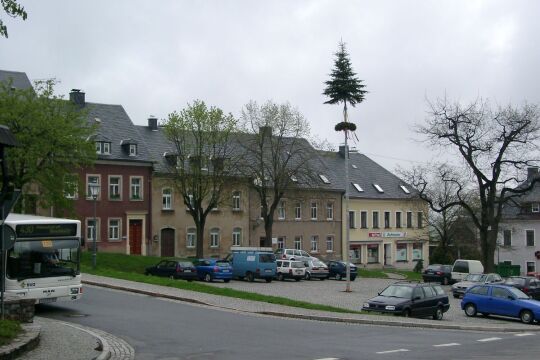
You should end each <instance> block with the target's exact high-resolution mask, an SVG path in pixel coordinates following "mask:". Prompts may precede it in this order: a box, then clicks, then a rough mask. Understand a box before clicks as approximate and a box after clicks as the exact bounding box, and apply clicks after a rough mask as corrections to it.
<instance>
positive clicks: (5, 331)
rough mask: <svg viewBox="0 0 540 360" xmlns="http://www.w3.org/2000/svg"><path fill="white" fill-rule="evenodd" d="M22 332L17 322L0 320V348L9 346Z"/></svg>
mask: <svg viewBox="0 0 540 360" xmlns="http://www.w3.org/2000/svg"><path fill="white" fill-rule="evenodd" d="M21 331H22V328H21V325H20V324H19V323H18V322H17V321H12V320H0V346H2V345H6V344H9V343H10V342H11V340H12V339H14V338H15V337H17V335H19V333H20V332H21Z"/></svg>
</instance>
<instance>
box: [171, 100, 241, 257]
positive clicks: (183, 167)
mask: <svg viewBox="0 0 540 360" xmlns="http://www.w3.org/2000/svg"><path fill="white" fill-rule="evenodd" d="M236 125H237V122H236V120H235V119H234V118H233V116H232V115H230V114H229V115H226V114H224V113H223V111H222V110H220V109H218V108H216V107H210V108H208V107H207V106H206V104H205V103H204V102H202V101H194V102H193V104H189V105H188V106H187V108H185V109H183V110H182V111H180V112H173V113H171V114H170V115H169V118H168V120H167V121H166V122H165V124H164V130H165V135H166V137H167V138H168V139H169V140H170V141H171V142H172V143H173V144H174V147H175V150H176V152H175V153H174V154H170V155H171V156H169V159H170V161H169V165H170V172H171V173H172V174H174V180H173V182H174V185H175V187H176V188H177V190H178V192H179V193H180V194H181V196H182V197H183V200H184V204H185V205H186V207H187V209H188V212H189V214H190V215H191V217H192V218H193V221H194V222H195V227H196V229H197V241H196V244H197V245H196V253H197V257H199V258H202V257H204V227H205V223H206V217H207V216H208V214H209V213H210V211H212V209H215V208H217V207H218V205H219V204H220V203H222V202H223V201H224V191H223V189H224V185H225V184H226V182H227V181H229V179H230V178H231V177H232V176H234V158H233V151H232V146H231V144H230V140H231V134H232V132H233V131H234V130H235V129H236Z"/></svg>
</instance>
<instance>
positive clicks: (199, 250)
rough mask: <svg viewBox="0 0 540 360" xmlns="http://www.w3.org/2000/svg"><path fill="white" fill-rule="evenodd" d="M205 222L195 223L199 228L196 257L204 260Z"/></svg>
mask: <svg viewBox="0 0 540 360" xmlns="http://www.w3.org/2000/svg"><path fill="white" fill-rule="evenodd" d="M204 223H205V221H204V220H199V221H196V222H195V226H196V228H197V243H196V245H197V246H196V252H195V253H196V256H197V258H198V259H202V258H204Z"/></svg>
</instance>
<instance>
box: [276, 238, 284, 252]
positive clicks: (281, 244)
mask: <svg viewBox="0 0 540 360" xmlns="http://www.w3.org/2000/svg"><path fill="white" fill-rule="evenodd" d="M277 248H278V249H283V248H285V237H283V236H278V238H277Z"/></svg>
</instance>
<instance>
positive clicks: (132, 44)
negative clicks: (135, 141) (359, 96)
mask: <svg viewBox="0 0 540 360" xmlns="http://www.w3.org/2000/svg"><path fill="white" fill-rule="evenodd" d="M19 2H20V3H21V4H22V5H23V6H25V8H26V10H27V11H28V19H27V20H26V21H22V20H20V19H17V20H12V19H6V16H5V15H4V13H1V15H0V16H2V19H3V20H4V21H5V23H6V24H7V25H8V31H9V39H0V69H3V70H13V71H24V72H26V73H27V74H28V76H29V77H30V79H31V80H33V79H43V78H50V77H55V78H56V79H58V80H59V81H61V83H60V84H59V85H58V86H57V92H58V93H60V94H64V95H67V94H68V93H69V90H70V89H72V88H79V89H82V90H83V91H85V92H86V98H87V101H90V102H101V103H109V104H121V105H123V106H124V108H125V109H126V111H127V113H128V114H129V115H130V117H131V119H132V120H133V122H134V123H136V124H140V125H142V124H146V122H147V120H146V119H147V118H148V115H150V114H152V115H156V116H157V117H158V118H160V119H164V118H166V117H167V115H168V114H169V113H170V112H172V111H174V110H180V109H182V108H183V107H185V105H186V104H187V103H188V102H191V101H193V100H194V99H202V100H204V101H205V102H206V103H207V104H210V105H215V106H218V107H220V108H222V109H223V110H224V111H225V112H231V113H232V114H234V115H236V116H238V115H239V113H240V110H241V109H242V107H243V106H244V105H245V104H246V103H247V102H248V101H249V100H255V101H257V102H264V101H266V100H269V99H271V100H274V101H276V102H285V101H289V102H290V103H291V104H292V105H294V106H296V107H297V108H298V110H299V111H300V112H301V113H302V114H304V116H305V117H306V118H307V119H308V121H309V122H310V124H311V128H312V132H313V133H314V134H315V135H316V136H318V137H319V138H326V139H328V141H329V142H331V143H333V144H335V145H338V144H339V143H341V142H342V141H343V134H342V133H336V132H335V131H334V124H335V123H337V122H339V121H341V119H342V112H341V106H337V105H325V104H323V102H324V101H326V99H325V97H324V96H323V95H321V93H322V91H323V89H324V84H323V83H324V81H325V80H327V79H328V74H329V72H330V70H331V68H332V67H333V61H334V53H335V52H336V50H337V47H338V43H339V41H340V39H343V41H344V42H345V43H346V44H347V49H348V51H349V53H350V57H351V62H352V65H353V69H354V70H355V71H356V73H357V74H358V77H359V78H360V79H362V80H363V81H364V84H365V85H366V89H367V90H368V91H369V94H367V95H366V98H365V101H364V102H363V103H361V104H358V105H357V106H356V107H355V108H353V109H351V111H350V119H351V120H352V121H353V122H355V123H356V124H357V125H358V130H357V136H358V141H357V142H356V144H354V146H356V148H357V149H358V150H359V151H361V152H363V153H365V154H367V155H368V156H370V157H372V158H373V159H374V160H375V161H377V162H378V163H380V164H381V165H383V166H385V167H386V168H388V169H389V170H393V169H394V168H395V167H396V166H397V165H400V166H401V167H405V168H407V167H409V166H410V165H412V164H415V162H424V161H428V160H430V159H431V158H433V157H434V156H437V155H436V154H434V153H432V152H430V151H428V150H427V149H425V148H424V146H423V145H422V144H420V143H418V142H415V141H414V140H413V139H417V138H418V137H417V136H416V135H415V134H414V133H413V132H412V130H411V127H412V125H413V124H415V123H419V122H422V121H423V120H424V118H425V116H426V110H427V105H426V99H436V98H437V97H441V96H443V95H444V94H445V93H446V95H447V96H448V97H449V98H450V99H455V100H460V101H463V102H468V101H471V100H474V99H476V98H477V97H479V96H480V97H484V98H490V99H491V100H493V101H494V102H496V103H499V104H507V103H509V102H512V103H514V104H522V103H523V102H524V101H528V102H531V103H540V79H539V76H538V74H539V71H538V68H539V66H540V47H539V46H538V43H536V41H538V38H539V35H540V21H539V20H538V15H539V14H540V2H539V1H535V0H531V1H493V0H491V1H472V0H463V1H455V0H454V1H440V0H438V1H435V0H433V1H405V0H400V1H397V0H396V1H381V0H374V1H336V0H332V1H330V0H329V1H299V0H295V1H226V0H216V1H208V0H205V1H136V0H129V1H118V0H115V1H108V0H107V1H103V0H101V1H97V0H93V1H86V2H84V3H82V1H68V0H65V1H60V0H58V1H56V0H54V1H53V0H49V1H42V0H19ZM535 44H536V45H535Z"/></svg>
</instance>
